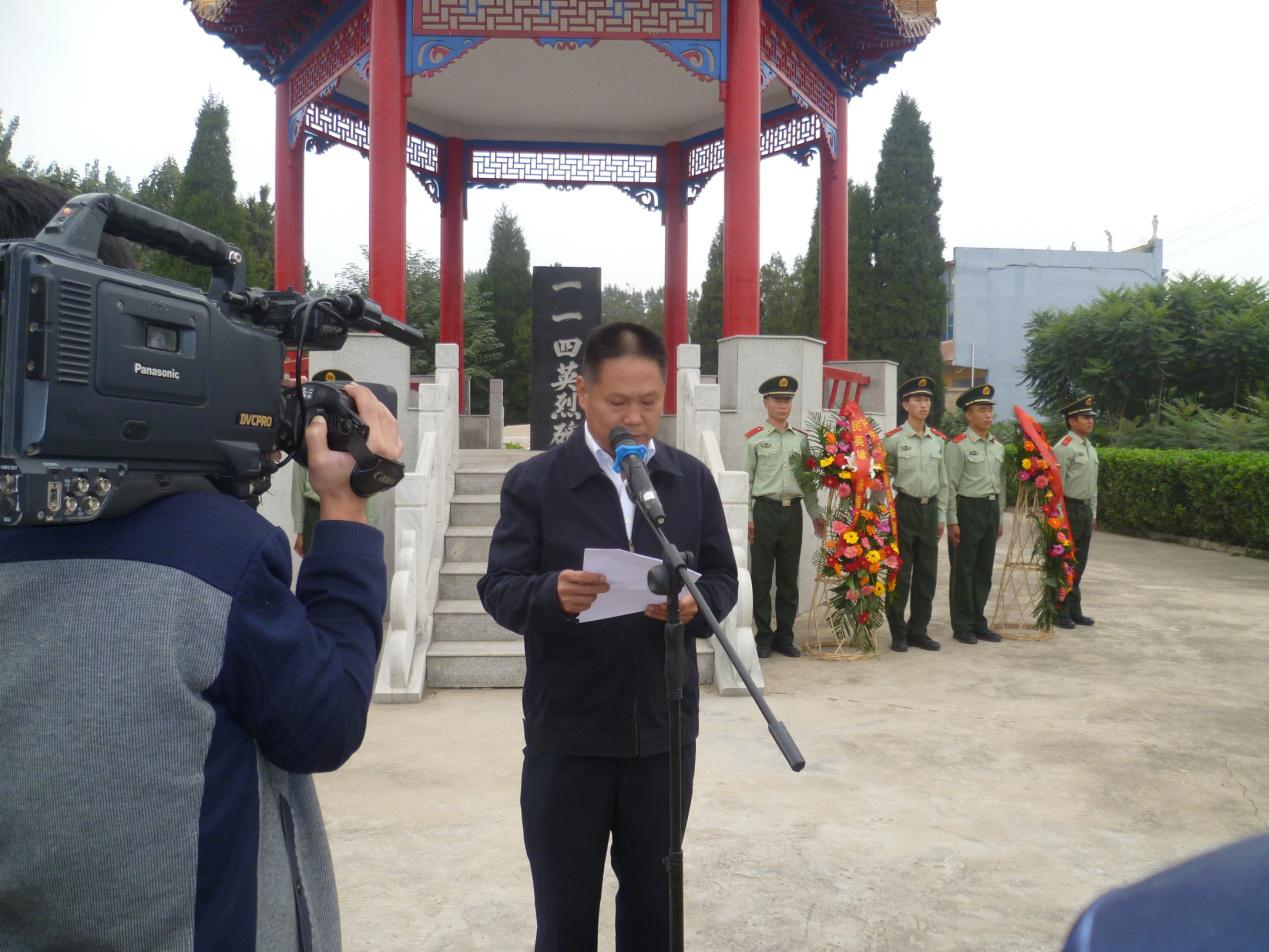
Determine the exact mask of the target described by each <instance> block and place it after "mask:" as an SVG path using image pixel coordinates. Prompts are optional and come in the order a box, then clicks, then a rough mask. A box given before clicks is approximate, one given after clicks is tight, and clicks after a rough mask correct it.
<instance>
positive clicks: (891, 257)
mask: <svg viewBox="0 0 1269 952" xmlns="http://www.w3.org/2000/svg"><path fill="white" fill-rule="evenodd" d="M939 185H940V182H939V179H938V177H937V176H936V175H935V174H934V151H933V149H932V147H931V144H930V127H929V125H928V124H927V123H925V122H924V121H923V120H922V119H921V112H920V110H919V109H918V108H917V104H916V102H915V101H914V100H913V99H912V98H911V97H909V96H907V95H906V94H904V95H901V96H900V97H899V100H898V102H897V103H895V107H894V113H893V115H892V116H891V120H890V128H889V129H887V130H886V135H885V138H884V139H883V140H882V144H881V160H880V161H879V162H878V163H877V182H876V188H875V190H874V193H873V216H872V219H873V233H874V235H875V243H874V259H873V260H874V268H873V274H874V276H875V278H876V289H877V301H876V307H875V308H874V309H873V310H872V313H871V314H869V313H867V311H865V314H863V315H860V316H859V319H858V320H859V321H860V322H861V323H862V325H863V326H861V327H860V328H859V335H860V336H859V339H860V341H861V350H863V353H858V354H857V353H855V351H854V350H852V351H851V356H852V357H855V356H858V357H881V358H886V359H889V360H893V361H896V362H897V363H898V364H899V379H900V380H904V379H907V378H909V377H913V376H916V375H918V374H931V375H933V377H934V380H935V381H936V384H935V390H936V392H935V395H934V406H936V407H941V406H942V405H943V387H942V380H941V376H940V374H939V368H941V367H942V355H941V353H940V350H939V344H940V341H941V340H942V337H943V327H944V323H945V316H946V307H947V295H946V291H945V290H944V286H943V283H942V275H943V237H942V235H941V234H940V233H939V207H940V206H941V204H942V200H941V199H940V198H939ZM856 321H857V319H856V317H855V315H854V314H852V315H851V327H852V330H853V329H854V328H855V327H856V326H857V323H856ZM874 346H875V347H877V348H878V352H876V353H868V350H869V349H871V348H872V347H874Z"/></svg>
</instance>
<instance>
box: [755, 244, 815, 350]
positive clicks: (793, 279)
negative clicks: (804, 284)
mask: <svg viewBox="0 0 1269 952" xmlns="http://www.w3.org/2000/svg"><path fill="white" fill-rule="evenodd" d="M801 264H802V262H801V259H799V260H798V261H796V262H795V263H794V270H793V271H790V270H789V269H788V268H787V267H786V266H785V263H784V257H783V256H782V255H781V254H780V253H779V252H778V251H777V252H776V253H775V254H773V255H772V256H771V260H770V261H768V262H767V263H766V264H764V265H763V266H762V268H761V270H760V271H759V272H758V280H759V288H760V293H759V298H758V314H759V319H760V323H759V327H760V328H761V331H760V333H763V334H806V333H807V330H806V328H805V327H804V326H803V320H802V311H801V307H800V303H801V300H800V299H801V294H800V291H801V287H800V278H801V275H800V274H799V273H798V268H799V266H800V265H801Z"/></svg>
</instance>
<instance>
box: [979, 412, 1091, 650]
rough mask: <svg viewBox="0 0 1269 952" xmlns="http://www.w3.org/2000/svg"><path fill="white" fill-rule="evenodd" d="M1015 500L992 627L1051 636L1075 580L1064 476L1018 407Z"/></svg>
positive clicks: (1017, 634) (1018, 635)
mask: <svg viewBox="0 0 1269 952" xmlns="http://www.w3.org/2000/svg"><path fill="white" fill-rule="evenodd" d="M1014 413H1015V414H1016V415H1017V417H1018V424H1019V427H1020V429H1021V434H1022V436H1021V442H1020V444H1019V446H1018V452H1017V460H1018V471H1017V476H1018V500H1017V505H1016V506H1015V507H1014V519H1013V531H1012V532H1011V533H1010V536H1009V549H1008V553H1007V554H1006V556H1005V573H1004V576H1003V577H1002V579H1001V585H1000V587H999V589H998V590H997V595H996V607H995V610H994V612H993V613H992V627H993V628H994V629H995V630H996V631H998V632H1000V634H1001V635H1003V636H1004V637H1006V638H1015V639H1022V640H1029V641H1038V640H1043V639H1047V638H1052V637H1053V621H1054V619H1055V618H1057V613H1058V609H1059V608H1060V606H1061V604H1062V602H1063V601H1065V600H1066V596H1067V595H1069V594H1070V591H1071V587H1072V585H1073V584H1074V582H1075V542H1074V536H1073V534H1072V533H1071V524H1070V521H1069V520H1068V519H1067V516H1066V510H1065V503H1064V500H1063V496H1062V477H1061V470H1060V468H1059V467H1058V464H1057V460H1056V459H1055V458H1054V456H1053V451H1052V449H1051V448H1050V447H1049V441H1048V440H1047V439H1046V438H1045V435H1044V431H1043V430H1042V429H1040V427H1039V426H1038V425H1036V422H1035V420H1033V419H1032V418H1031V416H1030V415H1029V414H1028V413H1027V412H1026V411H1025V410H1023V409H1022V408H1021V407H1014Z"/></svg>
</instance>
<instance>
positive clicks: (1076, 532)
mask: <svg viewBox="0 0 1269 952" xmlns="http://www.w3.org/2000/svg"><path fill="white" fill-rule="evenodd" d="M1066 515H1067V518H1069V519H1070V520H1071V539H1072V540H1074V542H1075V587H1074V588H1072V589H1071V594H1069V595H1067V596H1066V601H1065V602H1063V603H1062V614H1063V615H1065V616H1066V617H1067V618H1075V617H1077V616H1079V615H1083V614H1084V611H1083V608H1082V607H1081V600H1080V580H1081V579H1082V578H1083V577H1084V569H1085V568H1087V567H1088V547H1089V545H1091V544H1092V541H1093V510H1092V508H1091V507H1090V506H1089V504H1088V503H1087V502H1085V501H1084V500H1082V499H1068V500H1066Z"/></svg>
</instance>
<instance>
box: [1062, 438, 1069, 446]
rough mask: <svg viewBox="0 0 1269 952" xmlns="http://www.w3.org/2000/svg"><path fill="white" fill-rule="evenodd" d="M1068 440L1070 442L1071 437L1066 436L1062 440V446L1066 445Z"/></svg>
mask: <svg viewBox="0 0 1269 952" xmlns="http://www.w3.org/2000/svg"><path fill="white" fill-rule="evenodd" d="M1070 442H1071V438H1070V437H1069V436H1068V437H1066V438H1065V439H1064V440H1062V445H1063V446H1066V445H1068V444H1069V443H1070Z"/></svg>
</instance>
